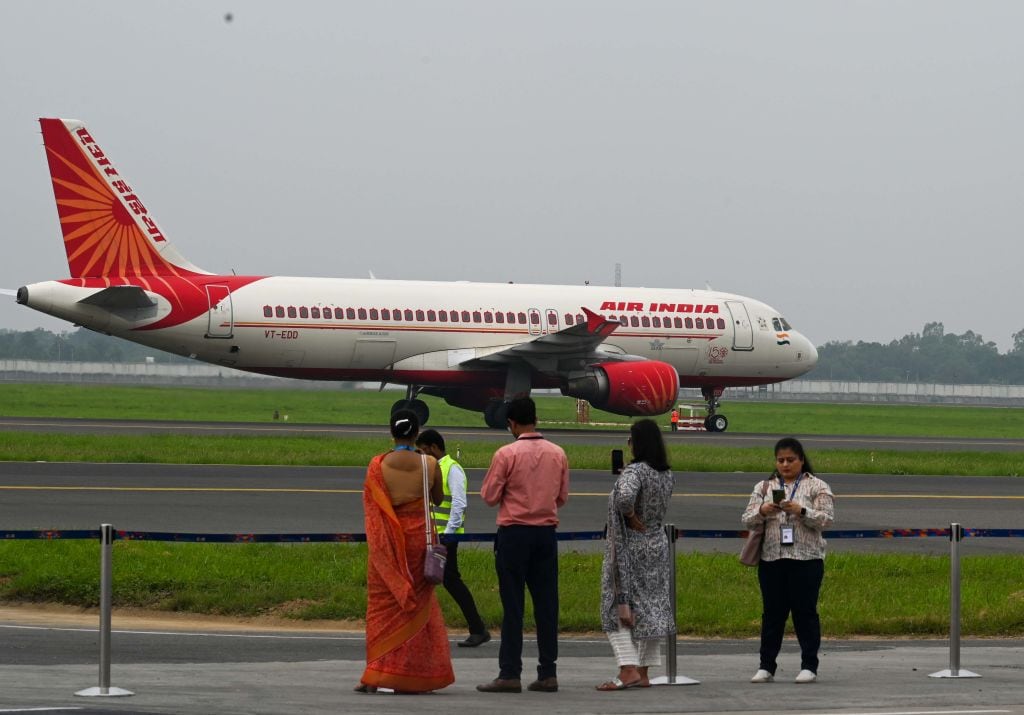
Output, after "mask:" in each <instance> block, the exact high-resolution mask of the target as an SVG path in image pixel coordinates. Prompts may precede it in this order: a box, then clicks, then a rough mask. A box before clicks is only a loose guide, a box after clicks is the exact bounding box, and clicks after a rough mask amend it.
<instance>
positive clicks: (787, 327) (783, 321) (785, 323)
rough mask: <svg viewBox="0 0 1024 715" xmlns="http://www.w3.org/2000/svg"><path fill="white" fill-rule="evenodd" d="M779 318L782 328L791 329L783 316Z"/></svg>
mask: <svg viewBox="0 0 1024 715" xmlns="http://www.w3.org/2000/svg"><path fill="white" fill-rule="evenodd" d="M779 320H781V321H782V329H783V330H792V329H793V328H791V327H789V323H787V322H786V319H785V318H779Z"/></svg>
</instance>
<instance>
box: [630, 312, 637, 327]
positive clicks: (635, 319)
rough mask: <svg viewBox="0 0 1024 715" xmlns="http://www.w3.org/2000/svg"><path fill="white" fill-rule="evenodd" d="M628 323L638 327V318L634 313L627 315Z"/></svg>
mask: <svg viewBox="0 0 1024 715" xmlns="http://www.w3.org/2000/svg"><path fill="white" fill-rule="evenodd" d="M629 324H630V325H632V326H633V327H634V328H639V327H640V318H638V317H637V316H635V315H631V316H629Z"/></svg>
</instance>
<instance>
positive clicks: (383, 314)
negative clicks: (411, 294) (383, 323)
mask: <svg viewBox="0 0 1024 715" xmlns="http://www.w3.org/2000/svg"><path fill="white" fill-rule="evenodd" d="M380 319H381V320H391V311H390V310H388V309H387V308H381V309H380Z"/></svg>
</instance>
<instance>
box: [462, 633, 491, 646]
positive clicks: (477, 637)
mask: <svg viewBox="0 0 1024 715" xmlns="http://www.w3.org/2000/svg"><path fill="white" fill-rule="evenodd" d="M490 639H491V634H490V633H488V632H487V631H484V632H483V633H470V634H469V638H467V639H466V640H464V641H459V642H458V646H459V648H476V647H477V646H478V645H483V644H484V643H486V642H487V641H489V640H490Z"/></svg>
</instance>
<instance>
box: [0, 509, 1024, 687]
mask: <svg viewBox="0 0 1024 715" xmlns="http://www.w3.org/2000/svg"><path fill="white" fill-rule="evenodd" d="M665 532H666V534H667V535H668V538H669V542H670V545H671V548H670V554H669V559H670V564H672V567H671V571H670V589H671V590H670V593H671V598H672V612H673V613H675V610H676V603H675V597H676V588H675V583H676V579H675V567H674V565H675V561H676V558H675V554H676V541H678V540H679V539H741V538H746V537H747V534H748V532H747V531H746V530H713V529H676V528H675V526H674V525H673V524H666V525H665ZM448 536H449V537H452V538H454V539H455V540H457V541H477V542H481V541H493V540H494V534H491V533H477V534H458V535H453V534H450V535H448ZM824 536H825V537H826V538H828V539H898V538H912V539H920V538H949V540H950V639H949V669H947V670H941V671H938V672H936V673H932V674H931V675H930V676H929V677H932V678H978V677H981V676H979V675H978V674H977V673H973V672H971V671H969V670H964V669H961V668H960V551H959V549H960V542H961V540H963V539H964V538H1022V537H1024V529H965V528H963V527H962V526H961V525H960V524H957V523H953V524H950V526H949V528H944V529H942V528H939V529H936V528H926V529H839V530H831V531H826V532H824ZM604 538H605V533H604V532H603V531H567V532H559V533H558V539H559V541H601V540H603V539H604ZM0 539H3V540H18V539H32V540H39V539H42V540H50V541H58V540H82V539H98V540H100V544H101V547H102V548H101V550H100V662H99V685H98V686H97V687H95V688H86V689H85V690H80V691H78V692H77V693H75V695H81V696H85V697H90V696H91V697H116V696H126V695H134V693H132V692H131V691H129V690H125V689H123V688H116V687H113V686H111V685H110V632H111V611H112V600H113V599H112V592H113V544H114V541H117V540H121V541H162V542H177V543H205V544H255V543H342V544H352V543H365V542H366V534H361V533H310V534H257V533H212V534H206V533H192V532H169V531H116V530H115V529H114V527H113V526H111V525H110V524H103V525H101V526H100V528H99V529H75V530H62V529H44V530H17V531H4V532H0ZM666 645H667V653H666V671H667V674H666V675H665V676H661V677H658V678H653V679H652V680H651V683H652V684H653V685H696V684H699V681H697V680H693V679H692V678H687V677H686V676H681V675H677V673H676V638H675V635H674V634H673V635H670V636H668V637H667V639H666Z"/></svg>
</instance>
